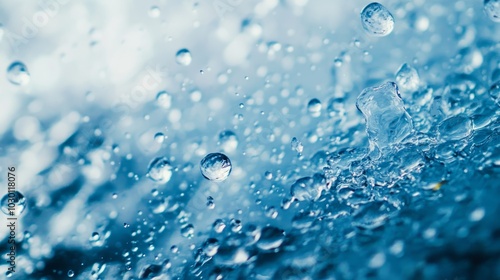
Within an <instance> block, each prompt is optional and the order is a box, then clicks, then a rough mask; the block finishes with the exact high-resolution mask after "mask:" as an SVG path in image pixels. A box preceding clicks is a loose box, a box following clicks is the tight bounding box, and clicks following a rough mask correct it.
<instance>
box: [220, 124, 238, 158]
mask: <svg viewBox="0 0 500 280" xmlns="http://www.w3.org/2000/svg"><path fill="white" fill-rule="evenodd" d="M219 145H220V146H221V148H222V150H223V151H224V152H226V153H232V152H234V151H235V150H236V148H237V147H238V137H237V136H236V134H235V133H234V132H232V131H231V130H224V131H222V132H221V133H219Z"/></svg>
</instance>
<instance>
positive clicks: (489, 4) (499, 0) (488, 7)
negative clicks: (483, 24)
mask: <svg viewBox="0 0 500 280" xmlns="http://www.w3.org/2000/svg"><path fill="white" fill-rule="evenodd" d="M484 11H485V12H486V15H488V17H489V18H490V19H491V20H492V21H494V22H500V0H484Z"/></svg>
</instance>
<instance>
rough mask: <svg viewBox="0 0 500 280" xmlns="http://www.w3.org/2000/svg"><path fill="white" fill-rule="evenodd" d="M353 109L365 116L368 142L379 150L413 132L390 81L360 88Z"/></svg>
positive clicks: (398, 96)
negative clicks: (355, 108) (356, 108)
mask: <svg viewBox="0 0 500 280" xmlns="http://www.w3.org/2000/svg"><path fill="white" fill-rule="evenodd" d="M356 106H357V107H358V110H359V111H361V113H363V115H364V117H365V121H366V132H367V133H368V137H369V138H370V142H372V143H373V144H374V145H376V146H377V147H379V148H384V147H387V146H388V145H390V144H394V143H399V142H401V140H403V139H404V138H406V137H408V136H409V135H410V134H411V132H412V130H413V123H412V119H411V117H410V115H409V114H408V112H407V111H406V109H405V106H404V103H403V100H402V99H401V96H400V95H399V91H398V86H397V85H396V84H395V83H393V82H387V83H385V84H382V85H380V86H376V87H369V88H366V89H364V90H363V91H362V92H361V94H360V95H359V96H358V99H357V101H356Z"/></svg>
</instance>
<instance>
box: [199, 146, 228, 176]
mask: <svg viewBox="0 0 500 280" xmlns="http://www.w3.org/2000/svg"><path fill="white" fill-rule="evenodd" d="M231 169H232V165H231V161H230V160H229V158H228V157H227V156H226V155H224V154H221V153H211V154H208V155H206V156H205V157H204V158H203V159H202V160H201V162H200V170H201V174H202V175H203V177H205V178H206V179H208V180H210V181H214V182H222V181H224V180H226V179H227V177H228V176H229V174H231Z"/></svg>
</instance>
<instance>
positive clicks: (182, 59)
mask: <svg viewBox="0 0 500 280" xmlns="http://www.w3.org/2000/svg"><path fill="white" fill-rule="evenodd" d="M192 59H193V58H192V57H191V53H190V52H189V50H188V49H180V50H179V51H178V52H177V53H176V54H175V60H176V61H177V63H178V64H180V65H184V66H188V65H189V64H191V60H192Z"/></svg>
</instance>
